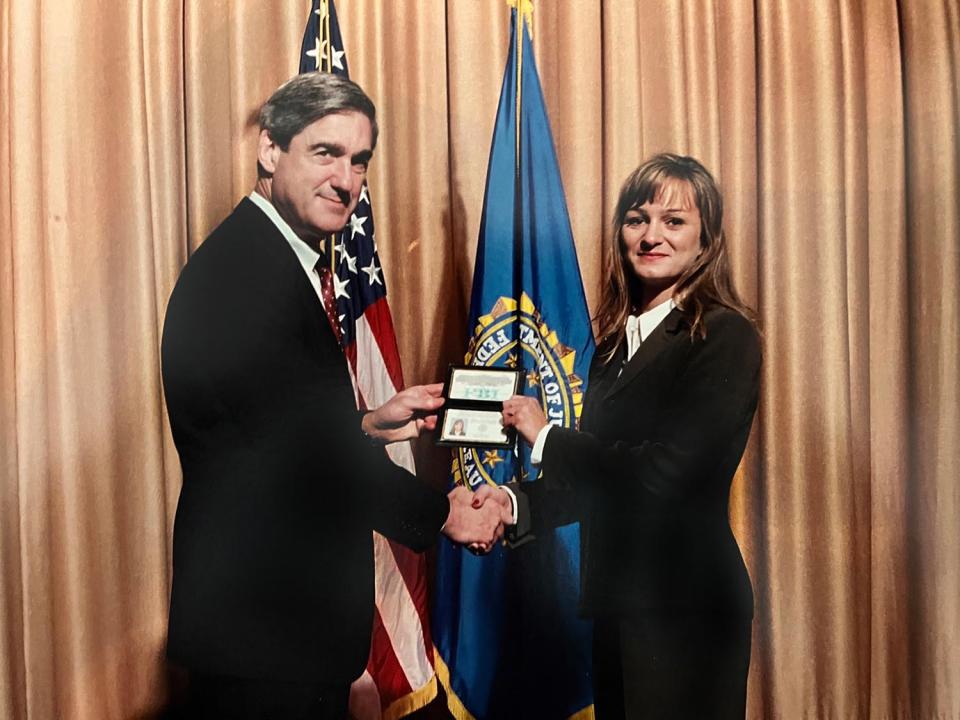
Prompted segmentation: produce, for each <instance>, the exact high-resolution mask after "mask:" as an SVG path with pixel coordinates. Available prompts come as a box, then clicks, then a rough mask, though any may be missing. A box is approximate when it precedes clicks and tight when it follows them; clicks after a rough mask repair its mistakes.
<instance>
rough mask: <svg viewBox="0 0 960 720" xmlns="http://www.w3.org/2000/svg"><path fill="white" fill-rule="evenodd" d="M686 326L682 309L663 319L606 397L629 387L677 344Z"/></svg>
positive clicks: (675, 309) (642, 344)
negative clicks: (683, 327)
mask: <svg viewBox="0 0 960 720" xmlns="http://www.w3.org/2000/svg"><path fill="white" fill-rule="evenodd" d="M685 324H686V323H685V321H684V318H683V313H682V312H681V311H680V309H679V308H674V309H673V310H671V311H670V314H669V315H667V317H665V318H664V319H663V322H662V323H660V324H659V325H657V327H656V329H654V331H653V332H652V333H650V335H648V336H647V339H646V340H644V341H643V342H642V343H640V347H639V348H637V351H636V352H635V353H634V354H633V357H632V358H630V361H629V362H628V363H627V364H626V365H625V366H624V367H623V372H621V373H620V377H618V378H617V379H616V380H615V381H614V383H613V387H611V388H610V390H609V391H608V392H607V394H606V397H610V396H611V395H616V394H617V393H618V392H620V390H622V389H623V388H625V387H626V386H627V385H629V384H630V382H631V381H632V380H633V379H634V378H635V377H637V375H639V374H640V373H641V372H643V370H644V369H645V368H646V367H647V366H649V365H650V363H651V362H653V361H654V359H656V357H657V356H658V355H659V354H660V353H662V352H663V351H664V350H665V349H666V348H668V347H669V346H670V345H672V344H673V343H674V342H676V341H677V337H678V332H679V330H680V328H681V326H683V325H685Z"/></svg>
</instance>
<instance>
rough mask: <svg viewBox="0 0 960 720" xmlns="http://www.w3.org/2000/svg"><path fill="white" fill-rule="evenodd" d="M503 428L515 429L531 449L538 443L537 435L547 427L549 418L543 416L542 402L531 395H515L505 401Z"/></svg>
mask: <svg viewBox="0 0 960 720" xmlns="http://www.w3.org/2000/svg"><path fill="white" fill-rule="evenodd" d="M502 416H503V426H504V427H514V428H516V429H517V432H518V433H520V437H522V438H523V439H524V440H526V441H527V444H528V445H530V446H531V447H532V446H533V444H534V443H535V442H536V441H537V435H539V434H540V431H541V430H543V428H545V427H546V426H547V416H546V415H544V414H543V408H541V407H540V401H539V400H537V399H536V398H534V397H530V396H529V395H514V396H513V397H512V398H510V399H509V400H504V401H503V412H502Z"/></svg>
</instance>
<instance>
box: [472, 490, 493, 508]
mask: <svg viewBox="0 0 960 720" xmlns="http://www.w3.org/2000/svg"><path fill="white" fill-rule="evenodd" d="M495 492H496V489H495V488H493V487H491V486H490V485H481V486H480V487H478V488H477V489H476V490H474V491H473V502H472V504H473V507H475V508H481V507H483V504H484V503H485V502H486V501H487V500H488V499H490V498H491V497H493V494H494V493H495Z"/></svg>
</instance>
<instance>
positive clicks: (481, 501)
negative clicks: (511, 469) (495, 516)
mask: <svg viewBox="0 0 960 720" xmlns="http://www.w3.org/2000/svg"><path fill="white" fill-rule="evenodd" d="M488 500H489V501H490V504H491V505H496V506H498V507H499V508H500V516H501V518H502V519H503V524H504V525H513V524H514V517H513V501H512V500H511V499H510V496H509V495H508V494H507V491H506V490H504V489H503V488H502V487H500V486H497V487H494V486H493V485H481V486H480V487H478V488H477V489H476V490H474V491H473V507H475V508H482V507H483V506H484V505H485V504H486V503H487V501H488ZM468 547H469V549H470V551H471V552H473V553H476V554H478V555H479V554H482V553H486V552H489V548H487V549H484V548H483V547H482V546H480V545H479V544H477V543H471V544H470V545H469V546H468Z"/></svg>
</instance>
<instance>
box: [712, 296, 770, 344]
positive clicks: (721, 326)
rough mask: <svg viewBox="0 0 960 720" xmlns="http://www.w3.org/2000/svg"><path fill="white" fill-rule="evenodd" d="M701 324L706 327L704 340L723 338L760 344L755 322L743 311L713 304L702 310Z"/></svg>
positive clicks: (728, 340)
mask: <svg viewBox="0 0 960 720" xmlns="http://www.w3.org/2000/svg"><path fill="white" fill-rule="evenodd" d="M703 325H704V328H705V329H706V338H705V340H706V342H710V341H711V340H713V341H714V342H716V341H718V340H723V341H727V342H737V343H740V344H745V345H750V346H756V347H757V348H759V346H760V332H759V330H758V329H757V326H756V323H755V322H754V321H753V320H751V319H750V318H748V317H747V316H746V315H744V314H743V313H741V312H739V311H737V310H734V309H733V308H729V307H726V306H725V305H714V306H713V307H711V308H708V309H707V310H706V311H704V314H703Z"/></svg>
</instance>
